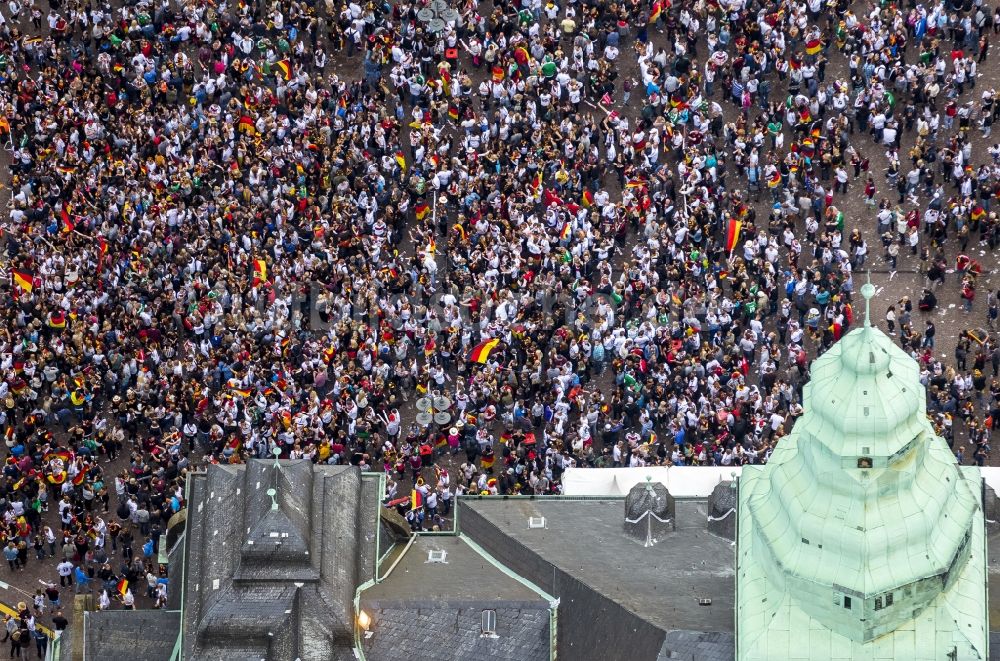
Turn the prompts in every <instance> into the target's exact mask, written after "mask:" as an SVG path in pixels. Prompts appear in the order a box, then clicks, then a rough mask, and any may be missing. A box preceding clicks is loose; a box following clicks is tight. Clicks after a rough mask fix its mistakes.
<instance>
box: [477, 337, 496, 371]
mask: <svg viewBox="0 0 1000 661" xmlns="http://www.w3.org/2000/svg"><path fill="white" fill-rule="evenodd" d="M498 344H500V340H498V339H496V338H494V339H492V340H486V341H485V342H480V343H479V344H477V345H476V346H474V347H473V348H472V351H470V352H469V362H470V363H479V364H480V365H485V364H486V361H487V360H489V358H490V354H491V353H493V350H494V349H496V348H497V345H498Z"/></svg>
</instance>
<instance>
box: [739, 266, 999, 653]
mask: <svg viewBox="0 0 1000 661" xmlns="http://www.w3.org/2000/svg"><path fill="white" fill-rule="evenodd" d="M873 290H874V288H873V287H872V286H871V285H870V284H869V285H866V286H865V287H863V288H862V294H863V295H865V298H866V304H867V299H870V297H871V296H872V295H873V294H874V291H873ZM866 307H867V306H866ZM866 316H867V315H866ZM804 409H805V413H804V415H803V416H802V418H801V419H800V420H799V421H798V422H797V423H796V425H795V428H794V431H793V433H792V434H790V435H789V436H787V437H785V438H783V439H782V440H781V441H780V442H779V443H778V445H777V447H776V448H775V451H774V452H773V454H772V456H771V459H770V461H769V463H768V464H767V465H766V466H763V467H750V470H746V469H745V470H744V472H743V476H742V478H741V479H740V484H739V490H740V494H739V534H738V550H737V554H738V556H737V576H738V579H737V580H738V584H737V588H738V595H737V596H738V606H737V609H738V613H737V652H738V655H739V656H738V658H740V659H792V658H808V659H827V658H855V659H864V658H871V659H880V658H912V659H917V658H925V657H922V656H920V655H919V652H918V651H917V649H916V648H917V645H916V641H918V640H921V642H922V645H923V647H925V648H926V653H927V654H928V656H927V657H926V658H928V659H930V658H936V659H941V658H948V657H946V656H944V654H947V653H950V652H952V651H954V652H955V653H956V655H957V656H955V657H953V658H959V659H966V658H968V659H976V658H986V657H985V651H986V639H987V626H986V600H985V599H986V591H985V582H984V577H985V553H984V549H985V541H984V540H985V536H984V531H983V514H982V508H981V493H982V492H981V487H980V478H979V474H978V470H977V469H975V468H960V467H959V466H958V464H957V463H956V461H955V458H954V456H953V455H952V454H951V451H950V449H949V448H948V446H947V445H946V444H945V442H944V441H943V440H942V439H941V438H939V437H937V436H935V434H934V430H933V428H932V427H931V424H930V422H929V421H928V419H927V416H926V410H925V393H924V388H923V386H922V385H921V384H920V381H919V376H918V369H917V364H916V362H914V361H913V359H912V358H911V357H910V356H908V355H907V354H906V353H904V352H903V351H902V350H901V349H900V348H899V347H897V346H896V345H895V344H894V343H893V342H892V340H891V339H890V338H888V337H887V336H886V335H884V334H883V333H882V332H881V331H879V330H878V329H876V328H873V327H871V326H870V324H869V322H868V320H867V319H866V320H865V324H864V327H862V328H859V329H856V330H853V331H851V332H850V333H849V334H848V335H847V336H846V337H844V338H843V339H842V340H841V341H840V342H838V343H836V344H835V345H834V346H833V347H832V348H831V349H830V350H829V351H828V352H826V353H825V354H824V355H823V356H821V357H820V358H819V359H817V360H816V361H815V362H814V364H813V367H812V375H811V380H810V382H809V383H808V384H807V385H806V387H805V390H804ZM977 577H979V578H977ZM921 621H925V624H924V625H923V628H922V629H921V627H920V626H918V623H919V622H921ZM793 622H797V625H796V626H795V627H793V626H791V624H792V623H793ZM945 624H946V625H947V626H946V627H945V629H946V630H947V632H948V633H947V635H945V634H943V633H942V627H943V625H945ZM781 627H785V629H784V631H785V633H784V634H782V633H776V632H778V631H781ZM796 628H801V629H802V631H799V632H796V631H795V630H794V629H796ZM812 631H816V632H817V633H815V634H814V633H810V632H812ZM905 631H910V632H911V633H912V634H913V636H909V634H906V635H905V636H904V634H903V633H902V632H905ZM920 631H924V634H923V635H924V639H921V638H920V637H919V633H920ZM897 633H898V634H899V635H901V636H904V637H905V638H906V640H911V639H912V640H913V641H914V645H913V653H912V655H911V654H910V653H909V652H904V653H901V650H896V649H895V643H893V644H892V645H889V647H890V648H892V649H893V650H894V651H893V652H892V653H891V654H890V655H889V656H880V655H879V654H880V652H878V651H877V650H880V649H881V650H882V652H881V654H884V653H885V646H886V644H887V642H886V641H887V640H888V639H891V638H893V636H895V635H896V634H897ZM796 635H801V636H806V638H805V640H806V641H808V640H810V638H811V637H812V636H814V635H815V636H818V637H819V638H820V639H823V640H826V641H827V642H829V643H830V644H829V645H824V644H820V645H819V646H818V647H816V648H815V649H814V646H813V645H811V644H809V643H808V642H807V643H806V644H805V645H804V646H803V645H800V646H799V649H798V651H799V652H800V653H801V652H802V650H806V652H808V653H807V654H805V655H803V656H796V654H794V653H793V652H794V650H793V649H792V648H793V647H795V636H796ZM953 635H954V636H957V638H956V642H954V643H948V644H953V647H954V650H953V649H952V648H951V647H948V648H947V649H946V650H945V647H947V645H945V642H942V641H944V640H945V638H947V639H948V640H951V637H952V636H953ZM789 636H792V638H789ZM928 636H929V637H930V638H933V639H934V640H933V641H931V640H930V639H928V638H927V637H928ZM938 638H941V641H939V640H938ZM943 645H944V646H945V647H942V646H943ZM790 646H791V647H790ZM837 646H840V647H841V648H843V649H847V650H849V651H850V654H849V655H847V656H845V657H838V656H833V654H834V653H835V652H834V649H833V648H834V647H837ZM941 650H945V651H944V652H943V653H942V652H941Z"/></svg>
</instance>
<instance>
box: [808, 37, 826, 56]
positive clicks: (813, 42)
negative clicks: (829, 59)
mask: <svg viewBox="0 0 1000 661" xmlns="http://www.w3.org/2000/svg"><path fill="white" fill-rule="evenodd" d="M821 50H823V41H822V40H821V39H810V40H809V41H807V42H806V54H807V55H816V54H817V53H819V52H820V51H821Z"/></svg>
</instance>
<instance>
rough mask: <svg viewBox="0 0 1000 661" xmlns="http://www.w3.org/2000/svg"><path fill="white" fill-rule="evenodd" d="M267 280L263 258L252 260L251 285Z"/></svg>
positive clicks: (265, 263)
mask: <svg viewBox="0 0 1000 661" xmlns="http://www.w3.org/2000/svg"><path fill="white" fill-rule="evenodd" d="M262 282H267V262H265V261H264V260H263V259H255V260H253V286H254V287H256V286H258V285H259V284H260V283H262Z"/></svg>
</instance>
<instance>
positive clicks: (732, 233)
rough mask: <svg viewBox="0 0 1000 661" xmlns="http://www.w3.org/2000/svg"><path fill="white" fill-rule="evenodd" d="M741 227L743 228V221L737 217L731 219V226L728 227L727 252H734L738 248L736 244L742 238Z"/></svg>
mask: <svg viewBox="0 0 1000 661" xmlns="http://www.w3.org/2000/svg"><path fill="white" fill-rule="evenodd" d="M741 229H743V223H741V222H740V221H738V220H736V219H735V218H730V219H729V227H728V228H726V252H732V251H733V250H734V249H735V248H736V244H737V243H738V242H739V240H740V230H741Z"/></svg>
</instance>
